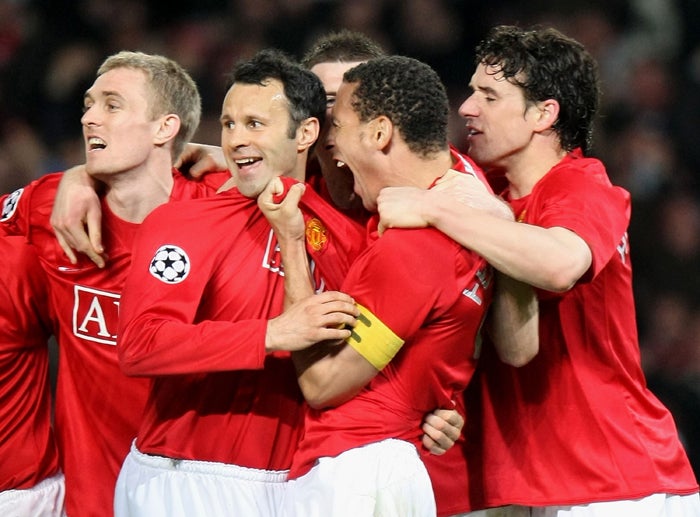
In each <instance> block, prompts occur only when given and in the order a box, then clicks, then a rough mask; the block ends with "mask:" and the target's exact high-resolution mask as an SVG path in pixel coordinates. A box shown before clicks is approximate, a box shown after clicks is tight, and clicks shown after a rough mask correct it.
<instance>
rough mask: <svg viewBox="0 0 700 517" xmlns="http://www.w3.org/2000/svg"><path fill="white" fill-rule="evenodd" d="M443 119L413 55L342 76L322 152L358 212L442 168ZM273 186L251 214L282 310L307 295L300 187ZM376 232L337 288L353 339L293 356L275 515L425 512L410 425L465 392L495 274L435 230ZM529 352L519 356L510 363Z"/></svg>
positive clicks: (426, 72)
mask: <svg viewBox="0 0 700 517" xmlns="http://www.w3.org/2000/svg"><path fill="white" fill-rule="evenodd" d="M385 91H391V92H393V95H392V96H387V95H385V93H384V92H385ZM416 106H419V107H420V108H419V109H415V107H416ZM447 109H448V108H447V97H446V94H445V91H444V88H443V87H442V84H441V83H440V80H439V78H438V76H437V74H436V73H435V72H434V71H433V70H432V69H431V68H430V67H428V66H427V65H425V64H423V63H421V62H419V61H416V60H414V59H410V58H404V57H381V58H376V59H372V60H369V61H368V62H367V63H364V64H361V65H359V66H357V67H355V68H353V69H352V70H350V71H348V72H346V73H345V75H344V80H343V83H342V85H341V86H340V88H339V89H338V93H337V98H336V103H335V105H334V107H333V111H332V127H331V129H330V134H329V137H328V141H327V145H329V146H332V147H333V148H334V155H333V156H334V158H335V159H337V160H341V161H342V162H343V163H345V164H347V166H348V167H349V168H350V170H351V171H352V173H353V176H354V181H355V192H356V193H358V194H359V195H360V196H361V197H362V200H363V204H364V206H365V208H367V209H369V210H370V211H372V212H375V211H376V197H377V195H378V193H379V190H380V189H381V188H383V187H385V186H390V185H406V184H410V185H415V186H420V187H421V188H426V189H427V188H429V187H430V186H431V185H432V184H433V183H434V182H435V180H436V179H438V178H440V177H441V176H443V175H444V174H445V173H446V172H447V171H448V170H449V169H450V168H451V167H452V165H453V159H452V155H451V153H450V149H449V146H448V144H447V138H446V134H447ZM416 128H420V130H419V131H416ZM281 188H282V187H281V185H280V184H279V182H275V181H273V182H271V183H270V184H269V185H268V188H267V189H266V191H265V192H263V194H262V195H261V196H260V197H259V199H258V204H259V205H260V206H261V208H262V209H263V211H264V212H265V214H266V216H267V217H268V219H269V220H270V221H271V223H272V226H273V228H274V229H275V231H276V234H277V238H278V242H279V245H280V251H281V254H282V260H283V263H284V268H285V297H286V300H285V301H286V303H294V302H297V301H298V300H300V299H304V298H305V297H309V296H314V295H313V288H312V285H313V284H312V282H311V268H310V267H309V263H308V260H307V257H306V250H305V247H306V246H305V239H306V237H305V231H304V230H305V228H304V224H303V219H302V216H301V212H300V211H299V210H298V209H297V208H296V204H295V202H296V199H297V198H298V197H299V196H300V193H301V192H302V191H303V187H302V186H301V185H299V186H294V187H293V188H292V189H291V190H290V192H289V194H288V195H287V197H286V199H285V200H284V201H283V202H282V203H275V200H274V199H275V198H274V194H275V193H276V192H278V191H279V190H281ZM494 202H495V203H498V201H496V200H495V198H494ZM377 222H378V220H377V218H376V216H374V217H372V218H371V219H370V221H369V222H368V224H367V247H366V249H365V250H364V251H363V252H362V253H361V254H360V255H359V256H358V258H357V259H356V260H355V262H354V263H353V264H352V266H351V267H350V270H349V272H348V274H347V276H346V278H345V280H344V282H343V285H342V288H341V290H342V291H343V292H346V293H348V294H350V295H351V296H352V297H353V299H354V300H355V302H356V303H357V306H358V308H359V311H360V315H359V317H358V322H357V324H356V325H355V327H354V328H353V332H352V335H351V336H350V337H349V338H348V339H347V340H346V341H345V342H344V343H341V344H338V343H337V342H330V343H329V342H326V343H319V344H317V345H315V346H314V347H311V348H309V349H306V350H302V351H297V352H294V353H293V359H294V362H295V366H296V369H297V374H298V380H299V385H300V386H301V388H302V392H303V393H304V396H305V398H306V400H307V402H308V403H309V405H310V406H311V409H310V410H309V411H308V412H307V414H306V418H305V422H304V426H305V431H304V436H303V438H302V440H301V442H300V445H299V448H298V450H297V451H296V453H295V455H294V458H293V462H292V468H291V471H290V479H291V481H290V483H289V487H288V489H287V494H286V501H285V505H284V508H285V511H286V514H287V515H293V516H305V515H334V516H345V515H347V516H353V517H356V516H371V515H382V516H397V517H398V516H401V517H410V516H431V515H435V514H436V503H435V498H434V495H433V489H432V487H431V481H430V479H429V477H428V473H427V470H426V468H425V466H424V464H423V462H422V460H421V455H422V454H423V453H422V452H421V450H420V439H421V436H420V432H419V431H418V426H419V424H420V422H421V420H422V418H423V416H424V415H425V414H426V413H428V412H430V411H431V410H432V408H434V407H448V406H449V405H450V404H452V401H454V400H456V399H457V398H458V397H460V396H461V392H462V390H463V389H464V388H465V386H466V385H467V383H468V382H469V380H470V378H471V375H472V373H473V371H474V368H475V365H476V360H477V356H478V355H479V346H480V345H479V343H480V338H479V333H480V330H481V327H482V323H483V322H484V319H485V316H486V313H487V308H488V307H489V304H490V302H491V298H492V296H493V292H494V277H493V274H492V271H491V268H490V266H489V265H488V264H487V263H486V262H485V261H484V260H483V259H482V258H481V257H480V256H479V255H477V254H475V253H473V252H471V251H468V250H466V249H465V248H463V247H461V246H460V245H459V244H457V243H456V242H454V241H453V240H451V239H450V238H448V237H446V236H445V235H444V234H442V233H440V232H437V231H435V230H433V229H416V230H408V231H406V230H398V231H387V232H386V233H385V234H384V235H383V236H382V237H381V238H378V233H377ZM529 314H530V316H532V313H529ZM534 320H535V321H536V318H534ZM534 352H535V349H528V350H525V351H523V356H524V357H525V359H523V360H524V361H526V360H527V359H529V357H531V356H532V354H533V353H534ZM454 489H455V490H456V491H466V490H468V487H466V486H462V485H459V486H457V485H456V486H455V487H454Z"/></svg>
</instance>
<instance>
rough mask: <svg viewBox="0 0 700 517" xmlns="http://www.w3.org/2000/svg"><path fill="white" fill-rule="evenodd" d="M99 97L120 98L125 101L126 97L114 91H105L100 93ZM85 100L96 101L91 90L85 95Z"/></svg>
mask: <svg viewBox="0 0 700 517" xmlns="http://www.w3.org/2000/svg"><path fill="white" fill-rule="evenodd" d="M99 95H102V96H103V97H118V98H119V99H121V100H124V96H122V95H121V94H120V93H119V92H116V91H113V90H103V91H101V92H99ZM85 99H94V97H93V95H92V93H90V91H89V90H88V91H86V92H85V94H84V95H83V100H85Z"/></svg>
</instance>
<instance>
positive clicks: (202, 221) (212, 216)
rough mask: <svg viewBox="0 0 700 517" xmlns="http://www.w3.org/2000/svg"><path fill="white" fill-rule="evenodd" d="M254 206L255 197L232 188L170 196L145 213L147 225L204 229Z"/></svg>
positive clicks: (145, 223)
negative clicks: (208, 193)
mask: <svg viewBox="0 0 700 517" xmlns="http://www.w3.org/2000/svg"><path fill="white" fill-rule="evenodd" d="M252 207H257V205H256V203H255V200H250V199H248V198H245V197H243V196H241V195H240V194H238V195H236V194H235V193H229V192H223V193H221V194H216V195H212V196H209V197H200V198H185V199H171V200H170V201H168V202H167V203H164V204H162V205H160V206H159V207H157V208H156V209H155V210H153V211H152V212H151V213H150V214H149V215H148V217H146V219H145V221H144V225H145V226H146V227H153V226H158V227H172V228H176V229H178V228H180V229H181V228H195V229H198V230H199V231H202V230H204V229H206V228H210V227H211V226H212V225H216V224H218V223H220V222H222V221H225V220H227V219H228V218H230V217H231V216H232V214H235V213H237V212H238V211H239V209H245V208H247V209H250V208H252Z"/></svg>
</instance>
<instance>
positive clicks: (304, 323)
mask: <svg viewBox="0 0 700 517" xmlns="http://www.w3.org/2000/svg"><path fill="white" fill-rule="evenodd" d="M304 189H305V186H304V185H303V184H301V183H297V184H295V185H293V186H292V187H291V188H290V190H289V192H288V193H287V194H286V197H285V198H284V200H283V201H281V202H279V203H278V202H276V201H280V199H279V197H278V196H281V195H282V192H283V190H284V186H283V184H282V181H281V180H280V179H279V178H275V179H273V180H272V181H270V183H269V184H268V185H267V187H266V189H265V190H264V191H263V192H262V193H261V194H260V195H259V196H258V206H259V207H260V209H261V211H262V212H263V214H264V215H265V217H266V218H267V220H268V221H269V222H270V225H271V226H272V227H273V229H274V231H275V235H276V237H277V242H278V244H279V246H280V253H281V254H282V257H283V261H282V263H283V264H284V311H283V313H282V314H281V315H279V316H278V317H276V318H273V319H271V320H269V321H268V324H267V332H266V336H265V345H266V349H267V350H268V351H274V350H290V351H294V350H299V349H302V348H307V347H309V346H311V345H313V344H315V343H318V342H320V341H327V340H332V341H336V342H337V341H339V340H343V339H345V338H347V337H349V336H350V331H349V330H347V329H346V328H345V327H352V326H354V324H355V316H356V315H357V308H356V307H355V303H354V300H353V299H352V298H351V297H350V296H348V295H346V294H344V293H340V292H336V291H330V292H325V293H321V294H318V295H317V294H315V293H314V288H313V280H312V276H311V268H310V265H309V260H308V256H307V254H306V245H305V226H304V218H303V215H302V213H301V210H300V209H299V200H300V199H301V196H302V195H303V193H304Z"/></svg>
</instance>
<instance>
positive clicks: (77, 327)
mask: <svg viewBox="0 0 700 517" xmlns="http://www.w3.org/2000/svg"><path fill="white" fill-rule="evenodd" d="M74 293H75V304H74V305H73V334H74V335H76V336H78V337H79V338H82V339H85V340H87V341H94V342H96V343H102V344H105V345H112V346H115V345H116V344H117V327H118V324H119V298H120V296H119V295H118V294H115V293H111V292H109V291H100V290H98V289H92V288H90V287H84V286H81V285H76V286H75V290H74Z"/></svg>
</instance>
